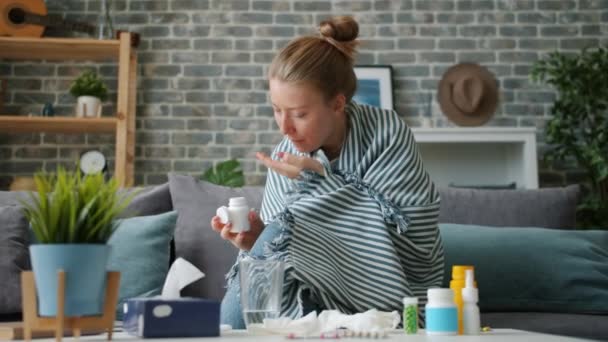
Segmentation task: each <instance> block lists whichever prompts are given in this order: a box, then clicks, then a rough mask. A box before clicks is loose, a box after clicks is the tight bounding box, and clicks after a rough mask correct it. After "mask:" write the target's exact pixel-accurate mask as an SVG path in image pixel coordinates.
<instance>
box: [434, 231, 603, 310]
mask: <svg viewBox="0 0 608 342" xmlns="http://www.w3.org/2000/svg"><path fill="white" fill-rule="evenodd" d="M440 230H441V235H442V238H443V243H444V249H445V276H444V286H446V287H447V286H449V281H450V278H451V272H450V271H451V267H452V265H457V264H458V265H462V264H464V265H474V266H475V278H476V280H477V282H478V286H479V306H480V308H481V310H482V311H545V312H569V313H602V314H605V313H608V305H607V303H608V231H601V230H591V231H564V230H556V229H545V228H521V227H519V228H515V227H501V228H496V227H484V226H474V225H461V224H440Z"/></svg>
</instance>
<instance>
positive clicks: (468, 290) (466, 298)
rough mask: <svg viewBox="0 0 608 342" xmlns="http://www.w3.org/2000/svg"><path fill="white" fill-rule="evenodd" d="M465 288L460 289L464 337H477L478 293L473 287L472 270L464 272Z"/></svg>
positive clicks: (479, 323)
mask: <svg viewBox="0 0 608 342" xmlns="http://www.w3.org/2000/svg"><path fill="white" fill-rule="evenodd" d="M465 272H466V273H465V287H464V288H463V289H462V302H463V306H462V327H463V333H464V334H465V335H479V331H480V327H481V317H480V315H479V306H478V305H477V302H478V301H479V291H478V290H477V288H476V287H475V285H474V283H473V282H474V281H475V279H474V273H473V270H466V271H465Z"/></svg>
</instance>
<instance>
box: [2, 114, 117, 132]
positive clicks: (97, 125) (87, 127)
mask: <svg viewBox="0 0 608 342" xmlns="http://www.w3.org/2000/svg"><path fill="white" fill-rule="evenodd" d="M117 122H118V119H117V118H74V117H37V116H18V115H0V132H15V133H28V132H53V133H115V132H116V124H117Z"/></svg>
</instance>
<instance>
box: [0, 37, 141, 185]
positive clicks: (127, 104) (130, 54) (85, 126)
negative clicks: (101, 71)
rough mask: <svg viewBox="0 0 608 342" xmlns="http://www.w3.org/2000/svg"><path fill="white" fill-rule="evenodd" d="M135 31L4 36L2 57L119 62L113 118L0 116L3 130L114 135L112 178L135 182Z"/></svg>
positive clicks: (128, 182) (125, 182) (127, 183)
mask: <svg viewBox="0 0 608 342" xmlns="http://www.w3.org/2000/svg"><path fill="white" fill-rule="evenodd" d="M131 39H132V37H131V34H130V33H128V32H122V33H121V35H120V39H117V40H95V39H74V38H23V37H0V58H2V59H11V60H34V59H37V60H51V61H58V60H87V61H105V60H116V61H117V62H118V99H117V103H116V109H117V113H116V116H115V117H103V118H77V117H28V116H23V115H3V114H0V132H11V133H28V132H29V133H32V132H40V133H42V132H53V133H69V134H82V133H114V134H115V136H116V147H115V154H116V155H115V162H114V163H115V168H114V177H115V178H116V179H117V181H118V183H119V184H120V185H121V186H123V187H129V186H132V185H133V174H134V160H135V104H136V101H135V95H136V81H137V80H136V76H137V73H136V72H137V55H136V53H135V50H134V48H133V47H132V46H131Z"/></svg>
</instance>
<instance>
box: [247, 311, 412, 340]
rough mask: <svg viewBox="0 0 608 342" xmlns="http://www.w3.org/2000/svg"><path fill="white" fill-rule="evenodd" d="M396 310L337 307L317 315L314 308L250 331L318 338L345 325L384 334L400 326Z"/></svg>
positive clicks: (355, 330) (353, 330) (269, 321)
mask: <svg viewBox="0 0 608 342" xmlns="http://www.w3.org/2000/svg"><path fill="white" fill-rule="evenodd" d="M400 319H401V318H400V315H399V313H398V312H397V311H392V312H384V311H378V310H376V309H372V310H368V311H366V312H362V313H357V314H354V315H347V314H343V313H341V312H340V311H337V310H325V311H323V312H321V313H320V314H319V315H318V316H317V313H316V312H315V311H313V312H311V313H309V314H308V315H306V316H304V317H302V318H299V319H296V320H293V319H291V318H285V317H283V318H276V319H265V320H264V323H263V324H251V325H249V326H248V327H247V330H248V331H249V332H250V333H253V334H260V335H264V334H267V335H274V334H278V335H289V336H294V337H318V336H320V335H321V334H327V333H333V332H335V331H336V329H339V328H345V329H347V330H348V331H351V332H354V333H378V332H380V333H384V332H386V331H387V330H392V329H395V328H396V327H397V325H399V322H400Z"/></svg>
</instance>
